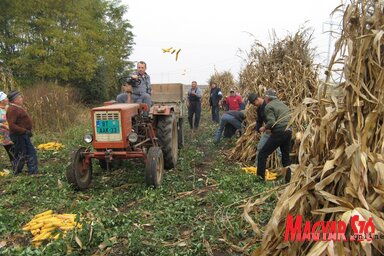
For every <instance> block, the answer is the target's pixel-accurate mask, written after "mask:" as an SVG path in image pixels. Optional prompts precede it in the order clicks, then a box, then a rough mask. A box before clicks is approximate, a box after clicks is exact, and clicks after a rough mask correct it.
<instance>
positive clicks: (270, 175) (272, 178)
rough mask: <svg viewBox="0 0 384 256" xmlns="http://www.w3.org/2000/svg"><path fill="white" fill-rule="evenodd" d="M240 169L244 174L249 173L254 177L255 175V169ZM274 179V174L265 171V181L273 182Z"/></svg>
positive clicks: (275, 176)
mask: <svg viewBox="0 0 384 256" xmlns="http://www.w3.org/2000/svg"><path fill="white" fill-rule="evenodd" d="M241 169H242V170H243V171H245V172H246V173H250V174H254V175H256V174H257V168H256V167H254V166H250V167H243V168H241ZM276 178H277V173H276V172H271V171H269V170H268V169H266V170H265V180H275V179H276Z"/></svg>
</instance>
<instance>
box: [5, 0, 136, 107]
mask: <svg viewBox="0 0 384 256" xmlns="http://www.w3.org/2000/svg"><path fill="white" fill-rule="evenodd" d="M126 12H127V7H126V6H124V5H122V4H121V2H120V1H119V0H112V1H107V0H1V1H0V61H2V62H3V65H5V66H7V67H9V68H10V69H11V70H12V71H13V76H14V78H15V80H16V81H17V82H18V83H19V84H21V85H23V86H30V85H32V84H35V83H37V82H53V83H56V84H59V85H67V84H70V85H71V86H73V87H76V88H78V89H79V91H80V92H81V95H82V99H83V100H84V101H85V102H95V101H102V100H105V99H107V98H108V97H110V96H112V95H114V94H115V93H116V91H117V90H118V82H117V79H116V78H117V77H118V76H121V75H123V74H124V73H126V72H128V71H129V69H130V68H131V66H132V64H131V63H130V62H129V61H128V57H129V55H130V54H131V52H132V46H133V44H134V42H133V34H132V31H131V30H132V26H131V24H130V23H129V21H128V20H126V19H125V18H124V15H125V14H126Z"/></svg>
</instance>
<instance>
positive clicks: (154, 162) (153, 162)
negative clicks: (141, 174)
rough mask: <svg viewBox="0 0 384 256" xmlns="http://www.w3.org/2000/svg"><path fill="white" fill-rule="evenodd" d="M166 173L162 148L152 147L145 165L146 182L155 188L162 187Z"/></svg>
mask: <svg viewBox="0 0 384 256" xmlns="http://www.w3.org/2000/svg"><path fill="white" fill-rule="evenodd" d="M163 172H164V158H163V152H162V151H161V148H160V147H151V148H149V150H148V154H147V161H146V164H145V182H146V183H147V185H148V186H154V187H155V188H157V187H159V186H160V185H161V181H162V180H163Z"/></svg>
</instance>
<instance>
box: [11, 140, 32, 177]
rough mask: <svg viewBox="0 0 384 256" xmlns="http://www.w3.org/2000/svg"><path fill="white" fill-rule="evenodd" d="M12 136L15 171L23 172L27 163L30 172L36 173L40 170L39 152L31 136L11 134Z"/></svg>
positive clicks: (16, 172)
mask: <svg viewBox="0 0 384 256" xmlns="http://www.w3.org/2000/svg"><path fill="white" fill-rule="evenodd" d="M10 137H11V140H12V141H13V144H14V154H15V155H14V157H15V158H14V160H13V171H14V173H15V174H19V173H21V172H22V171H23V167H24V164H25V163H27V166H28V172H29V174H36V173H37V171H38V167H37V154H36V149H35V147H34V146H33V144H32V142H31V138H29V136H28V135H26V134H21V135H20V134H11V135H10Z"/></svg>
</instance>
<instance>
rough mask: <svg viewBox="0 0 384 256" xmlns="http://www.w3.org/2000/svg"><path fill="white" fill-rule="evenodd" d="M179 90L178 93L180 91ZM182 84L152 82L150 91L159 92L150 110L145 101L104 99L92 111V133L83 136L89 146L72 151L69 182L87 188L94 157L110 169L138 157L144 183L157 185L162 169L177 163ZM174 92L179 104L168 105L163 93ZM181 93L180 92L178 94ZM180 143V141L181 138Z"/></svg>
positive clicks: (68, 171)
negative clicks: (142, 167)
mask: <svg viewBox="0 0 384 256" xmlns="http://www.w3.org/2000/svg"><path fill="white" fill-rule="evenodd" d="M180 90H181V93H180V92H179V91H180ZM182 91H183V87H182V85H181V84H168V85H153V86H152V92H153V93H156V92H158V93H159V95H160V96H159V95H157V97H155V99H160V100H161V101H154V105H153V107H152V108H151V109H150V112H149V115H144V112H147V111H148V109H147V108H148V107H147V105H146V104H137V103H123V104H121V103H120V104H114V103H113V102H106V103H105V104H104V106H102V107H96V108H93V109H92V111H91V118H92V130H93V133H92V134H86V135H84V141H85V142H87V143H92V146H93V150H92V149H91V148H86V147H80V148H79V149H78V150H76V151H75V152H74V153H73V156H72V162H71V164H70V166H69V168H68V169H67V172H66V176H67V180H68V182H69V183H70V184H72V185H73V186H74V187H76V188H78V189H86V188H88V186H89V185H90V183H91V179H92V159H97V160H98V162H99V165H100V167H101V168H102V169H110V168H113V167H114V166H116V165H118V164H119V163H120V162H121V161H122V160H124V159H132V158H141V159H143V161H144V163H145V181H146V183H147V185H149V186H154V187H158V186H160V184H161V181H162V178H163V170H164V169H167V170H168V169H171V168H173V167H175V166H176V164H177V158H178V148H179V147H180V146H181V145H179V141H180V139H181V138H183V134H182V133H183V131H182V118H181V117H182V107H181V108H179V106H182V93H183V92H182ZM175 92H176V95H181V96H177V97H176V98H178V99H179V100H180V103H181V104H169V105H165V104H164V102H166V103H168V102H167V100H162V95H163V96H166V97H169V96H172V94H174V95H173V96H175ZM179 93H180V94H179ZM180 143H183V142H182V141H180Z"/></svg>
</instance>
